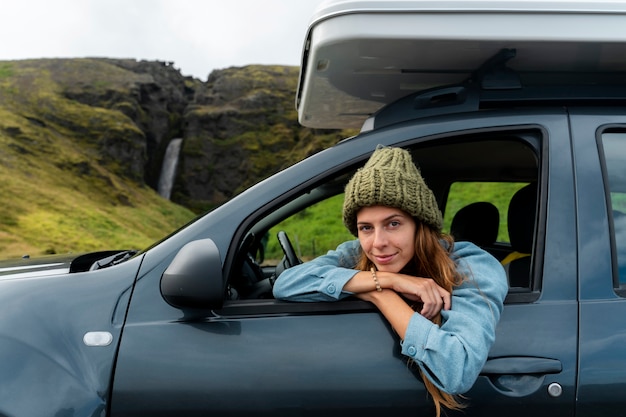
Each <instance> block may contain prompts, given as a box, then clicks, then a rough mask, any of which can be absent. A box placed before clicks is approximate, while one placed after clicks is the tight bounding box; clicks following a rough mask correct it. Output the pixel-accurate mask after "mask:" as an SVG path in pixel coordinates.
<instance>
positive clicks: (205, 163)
mask: <svg viewBox="0 0 626 417" xmlns="http://www.w3.org/2000/svg"><path fill="white" fill-rule="evenodd" d="M297 77H298V68H297V67H283V66H247V67H242V68H228V69H224V70H219V71H214V72H213V73H212V74H211V75H210V76H209V79H208V80H207V82H201V81H200V80H197V79H193V78H190V77H184V76H182V75H181V73H180V71H179V70H177V69H176V68H175V67H174V66H173V65H172V64H171V63H165V62H155V61H136V60H132V59H106V58H102V59H42V60H25V61H5V62H0V81H2V83H3V84H4V85H5V87H6V88H5V89H4V90H3V96H2V97H0V106H1V108H3V109H4V111H7V112H11V113H13V115H14V116H17V119H14V120H20V119H22V122H24V123H27V124H29V125H34V126H38V127H40V128H45V129H48V130H49V131H52V132H56V133H58V134H60V135H61V136H63V137H65V138H66V139H68V140H69V141H70V142H71V141H75V142H76V146H77V148H82V149H88V153H90V155H91V156H92V157H93V158H94V159H91V158H87V159H86V160H82V161H80V162H76V163H71V162H68V161H66V163H67V166H66V169H69V170H76V171H78V172H82V173H83V174H88V173H89V172H95V171H97V169H96V166H95V164H98V165H101V166H104V167H106V168H107V169H110V170H112V172H114V173H115V174H116V175H120V176H121V177H124V178H127V179H131V180H133V181H135V182H137V183H138V184H145V185H147V186H149V187H151V188H153V189H155V190H156V189H157V185H158V182H159V177H160V175H161V171H162V166H163V158H164V155H165V151H166V148H167V145H168V144H169V143H170V141H171V140H172V139H176V138H182V146H181V149H180V154H179V157H178V160H177V162H178V164H177V170H176V174H175V177H174V179H173V185H172V192H171V199H172V201H174V202H177V203H179V204H182V205H184V206H186V207H189V208H191V209H192V210H194V211H196V212H199V211H203V210H205V209H207V208H210V207H212V206H214V205H217V204H220V203H222V202H224V201H225V200H227V199H229V198H231V197H232V196H233V195H234V194H236V193H238V192H240V191H241V190H243V189H245V188H247V187H248V186H250V185H251V184H253V183H255V182H257V181H259V180H261V179H263V178H265V177H267V176H269V175H271V174H272V173H274V172H276V171H277V170H279V169H280V168H282V167H284V166H286V165H288V164H291V163H293V162H295V161H297V160H300V159H302V158H304V157H305V156H306V155H307V154H311V153H313V152H316V151H318V150H320V149H322V148H323V147H325V146H328V145H330V144H332V143H335V142H336V141H338V140H339V139H341V138H342V137H344V136H345V134H346V133H345V132H337V131H323V132H320V131H312V130H310V129H305V128H302V127H301V126H300V125H299V124H298V123H297V115H296V111H295V108H294V98H295V91H296V85H297ZM4 120H5V122H4V123H3V125H4V133H5V134H7V135H12V136H20V135H23V134H24V129H25V128H24V127H23V126H22V125H21V123H22V122H15V123H7V122H6V120H7V118H6V117H5V118H4ZM1 121H2V119H1V118H0V122H1ZM85 152H87V151H85Z"/></svg>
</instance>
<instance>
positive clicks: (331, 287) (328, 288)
mask: <svg viewBox="0 0 626 417" xmlns="http://www.w3.org/2000/svg"><path fill="white" fill-rule="evenodd" d="M326 290H327V291H328V294H334V293H335V291H337V288H335V284H330V285H329V286H328V287H326Z"/></svg>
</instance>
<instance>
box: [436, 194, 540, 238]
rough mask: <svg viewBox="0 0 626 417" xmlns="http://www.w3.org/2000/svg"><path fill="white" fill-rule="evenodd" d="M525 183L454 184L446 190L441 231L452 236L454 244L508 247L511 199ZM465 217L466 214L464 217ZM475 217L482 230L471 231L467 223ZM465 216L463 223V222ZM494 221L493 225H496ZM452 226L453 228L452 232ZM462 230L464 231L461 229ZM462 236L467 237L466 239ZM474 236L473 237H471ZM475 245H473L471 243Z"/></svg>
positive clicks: (474, 229)
mask: <svg viewBox="0 0 626 417" xmlns="http://www.w3.org/2000/svg"><path fill="white" fill-rule="evenodd" d="M527 184H528V183H521V182H455V183H453V184H452V185H451V186H450V191H449V192H448V200H447V202H446V212H445V215H444V230H446V231H448V232H449V233H452V234H453V235H455V233H454V232H456V235H455V238H457V240H459V239H467V240H471V241H474V239H478V244H479V246H483V245H482V244H485V246H492V245H494V244H500V245H507V244H509V245H510V242H511V240H510V238H509V230H508V216H507V213H508V208H509V203H510V202H511V198H513V195H514V194H515V193H516V192H517V191H518V190H519V189H521V188H522V187H524V186H525V185H527ZM466 213H467V214H466ZM472 214H475V215H476V216H477V217H478V219H479V220H482V221H481V222H480V223H483V222H486V223H483V224H484V227H480V228H478V227H477V225H476V223H475V222H474V224H473V225H474V226H476V227H474V228H470V227H469V226H471V225H470V224H468V223H470V222H469V220H470V218H473V219H476V218H477V217H473V216H471V215H472ZM464 216H467V217H468V219H467V223H466V222H464V221H463V220H465V219H464ZM496 220H497V222H496ZM453 222H454V226H455V227H454V228H452V225H453ZM463 226H465V227H463ZM466 233H470V234H469V235H468V234H466ZM472 233H474V234H472ZM474 243H477V242H474Z"/></svg>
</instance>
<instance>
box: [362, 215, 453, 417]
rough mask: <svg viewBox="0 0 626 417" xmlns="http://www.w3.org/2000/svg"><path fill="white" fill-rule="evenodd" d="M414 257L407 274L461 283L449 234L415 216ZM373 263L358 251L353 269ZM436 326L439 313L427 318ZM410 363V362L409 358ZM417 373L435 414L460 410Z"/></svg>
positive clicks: (444, 283) (449, 284)
mask: <svg viewBox="0 0 626 417" xmlns="http://www.w3.org/2000/svg"><path fill="white" fill-rule="evenodd" d="M415 223H416V230H415V256H414V257H413V262H412V264H411V263H410V264H409V265H407V266H406V267H405V268H404V270H403V272H405V271H406V272H407V273H409V274H410V275H414V276H418V277H424V278H431V279H432V280H433V281H435V282H436V283H437V285H439V286H440V287H442V288H444V289H445V290H447V291H449V292H452V289H453V288H454V287H456V286H458V285H460V284H461V282H463V279H464V277H462V276H460V275H459V273H458V271H457V269H456V265H455V263H454V260H453V259H452V258H451V257H450V254H451V253H452V250H453V247H454V240H453V238H452V236H450V235H447V234H443V233H440V232H438V231H436V230H435V229H433V228H431V227H430V226H428V225H427V224H425V223H422V222H420V221H419V220H417V219H415ZM373 266H374V264H373V262H372V261H370V260H369V258H368V257H367V256H366V255H365V253H364V252H363V251H361V258H360V260H359V263H358V264H357V266H356V269H359V270H362V271H369V270H370V268H372V267H373ZM431 321H432V322H433V323H435V324H436V325H438V326H440V325H441V314H437V316H435V317H433V318H432V320H431ZM411 363H413V362H412V361H411ZM419 372H420V375H421V376H422V380H423V381H424V386H425V387H426V390H428V392H429V394H430V395H431V397H432V398H433V402H434V403H435V411H436V415H437V417H439V416H440V415H441V407H442V406H444V407H446V408H448V409H450V410H461V409H463V408H464V407H465V405H464V404H463V403H461V402H460V398H459V397H458V396H455V395H452V394H448V393H447V392H444V391H442V390H440V389H439V388H437V387H436V386H435V384H433V383H432V382H431V381H430V380H429V379H428V378H427V377H426V376H425V375H424V372H423V371H422V370H421V369H420V371H419Z"/></svg>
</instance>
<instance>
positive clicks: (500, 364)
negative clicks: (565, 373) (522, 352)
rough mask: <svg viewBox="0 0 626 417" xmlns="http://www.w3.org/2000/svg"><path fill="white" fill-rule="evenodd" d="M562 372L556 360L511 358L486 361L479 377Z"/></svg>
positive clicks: (524, 357)
mask: <svg viewBox="0 0 626 417" xmlns="http://www.w3.org/2000/svg"><path fill="white" fill-rule="evenodd" d="M562 370H563V365H562V364H561V361H559V360H558V359H550V358H537V357H528V356H511V357H506V358H492V359H488V360H487V363H485V366H483V369H482V371H481V373H480V374H481V375H519V374H556V373H559V372H561V371H562Z"/></svg>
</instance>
